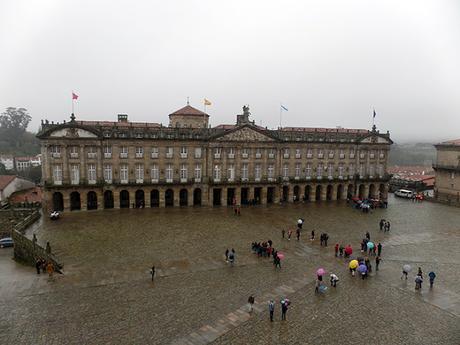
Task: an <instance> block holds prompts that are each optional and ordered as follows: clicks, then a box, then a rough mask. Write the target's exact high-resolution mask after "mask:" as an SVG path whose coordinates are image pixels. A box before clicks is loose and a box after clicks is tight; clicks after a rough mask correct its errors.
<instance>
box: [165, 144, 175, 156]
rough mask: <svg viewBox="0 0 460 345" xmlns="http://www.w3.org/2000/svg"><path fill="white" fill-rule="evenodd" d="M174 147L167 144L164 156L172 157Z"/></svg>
mask: <svg viewBox="0 0 460 345" xmlns="http://www.w3.org/2000/svg"><path fill="white" fill-rule="evenodd" d="M173 155H174V148H173V147H171V146H169V147H167V148H166V158H173Z"/></svg>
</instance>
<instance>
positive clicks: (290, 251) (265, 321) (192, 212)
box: [0, 199, 460, 345]
mask: <svg viewBox="0 0 460 345" xmlns="http://www.w3.org/2000/svg"><path fill="white" fill-rule="evenodd" d="M299 217H302V218H305V219H306V222H305V225H304V230H303V233H302V238H301V240H300V241H296V239H295V238H294V237H293V239H292V240H291V241H287V240H282V239H281V229H283V228H285V229H286V228H287V227H288V226H290V227H292V228H294V227H295V223H296V219H298V218H299ZM381 218H385V219H388V220H390V221H391V224H392V227H391V231H390V233H386V234H384V233H382V232H380V231H379V228H378V222H379V220H380V219H381ZM311 229H315V230H316V233H317V236H319V233H320V232H323V231H324V232H328V234H329V236H330V240H329V246H328V247H327V248H324V247H320V245H319V241H318V240H316V241H315V242H313V243H312V242H311V241H310V239H309V237H310V236H309V235H310V231H311ZM366 231H369V232H370V234H371V240H372V241H374V242H376V243H378V242H379V241H380V242H381V243H382V244H383V251H382V262H381V265H380V271H378V272H377V273H375V271H374V272H373V273H372V274H371V276H370V277H369V279H367V280H364V281H363V280H361V279H358V277H351V276H350V275H349V272H348V270H347V264H348V261H345V260H344V259H342V258H336V257H334V250H333V246H334V244H335V243H342V244H344V245H346V244H351V245H352V246H353V249H354V251H355V253H359V242H360V241H361V239H362V238H363V236H364V234H365V232H366ZM35 232H36V234H37V237H38V239H39V242H40V243H46V241H50V243H51V246H52V249H53V251H54V252H55V253H56V255H57V257H58V258H60V260H61V261H62V262H63V263H64V265H65V267H64V275H57V276H55V277H54V279H53V280H51V281H50V280H49V279H48V278H47V276H45V275H36V273H35V269H33V268H29V267H24V266H21V265H19V264H17V263H15V262H14V261H12V260H11V259H10V257H11V253H12V251H11V249H4V250H0V278H1V280H0V309H1V311H2V312H1V313H0V344H46V345H48V344H208V343H212V344H342V345H343V344H418V345H420V344H452V345H458V344H460V286H459V284H458V277H459V276H460V268H459V262H460V254H459V250H458V246H459V244H460V210H459V209H458V208H453V207H447V206H443V205H438V204H432V203H427V202H425V203H412V202H410V201H406V200H400V199H390V206H389V208H388V209H379V210H375V211H373V212H372V213H371V214H363V213H361V212H359V211H357V210H354V209H352V208H351V207H349V206H347V205H346V204H345V203H337V202H331V203H311V204H296V205H285V206H278V205H276V206H270V207H254V208H244V209H243V210H242V215H241V216H239V217H238V216H234V215H233V213H232V210H231V209H230V208H181V209H173V208H171V209H136V210H108V211H95V212H76V213H66V214H65V215H64V217H63V218H62V219H61V220H59V221H56V222H52V221H49V220H48V219H42V220H41V223H40V224H39V226H35ZM267 239H272V240H273V242H274V247H275V248H276V249H278V250H280V251H283V252H284V253H285V256H286V258H285V259H284V260H283V261H282V269H281V270H275V269H274V267H273V265H272V261H271V260H268V259H265V258H257V256H256V255H254V254H252V252H251V248H250V244H251V242H253V241H263V240H267ZM226 248H229V249H231V248H234V249H235V250H236V254H237V256H236V264H235V266H234V267H230V266H229V265H228V264H227V263H226V262H225V260H224V252H225V249H226ZM152 263H154V264H155V265H156V267H157V277H156V278H155V282H154V283H152V282H151V280H150V276H149V268H150V267H151V265H152ZM372 263H373V264H374V262H373V260H372ZM405 263H409V264H411V265H412V267H414V269H415V270H416V268H417V267H418V266H421V267H422V269H423V271H424V273H425V275H426V274H427V273H428V272H429V271H431V270H434V271H435V272H436V274H437V278H436V282H435V287H434V288H433V289H432V290H430V289H429V286H428V285H429V284H428V282H427V280H428V279H426V280H425V283H424V285H423V289H422V291H416V290H415V289H414V274H415V272H414V271H412V272H411V274H410V275H409V279H408V280H407V281H405V280H401V279H400V276H401V267H402V265H403V264H405ZM318 267H324V268H325V269H326V270H327V271H328V272H334V273H336V274H337V275H338V276H339V278H340V281H339V283H338V286H337V288H336V289H333V288H329V289H328V290H327V292H326V293H325V294H322V295H315V293H314V280H315V271H316V269H317V268H318ZM251 294H253V295H254V296H255V298H256V304H255V310H254V311H253V312H252V313H251V314H249V313H248V306H247V299H248V296H249V295H251ZM282 297H289V298H290V299H291V301H292V305H291V308H290V309H289V311H288V314H287V321H281V320H280V319H281V312H280V304H279V300H280V298H282ZM270 299H275V300H276V302H277V305H276V310H275V321H274V322H273V323H271V322H270V321H269V318H268V307H267V303H268V301H269V300H270Z"/></svg>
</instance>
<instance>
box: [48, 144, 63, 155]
mask: <svg viewBox="0 0 460 345" xmlns="http://www.w3.org/2000/svg"><path fill="white" fill-rule="evenodd" d="M50 153H51V157H53V158H61V147H60V146H58V145H52V146H51V147H50Z"/></svg>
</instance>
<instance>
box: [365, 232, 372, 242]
mask: <svg viewBox="0 0 460 345" xmlns="http://www.w3.org/2000/svg"><path fill="white" fill-rule="evenodd" d="M366 238H367V240H368V241H370V240H371V234H370V233H369V231H366Z"/></svg>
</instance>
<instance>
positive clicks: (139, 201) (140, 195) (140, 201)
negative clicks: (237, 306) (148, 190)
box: [135, 189, 145, 208]
mask: <svg viewBox="0 0 460 345" xmlns="http://www.w3.org/2000/svg"><path fill="white" fill-rule="evenodd" d="M135 199H136V208H144V207H145V199H144V191H143V190H142V189H138V190H136V194H135Z"/></svg>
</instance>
